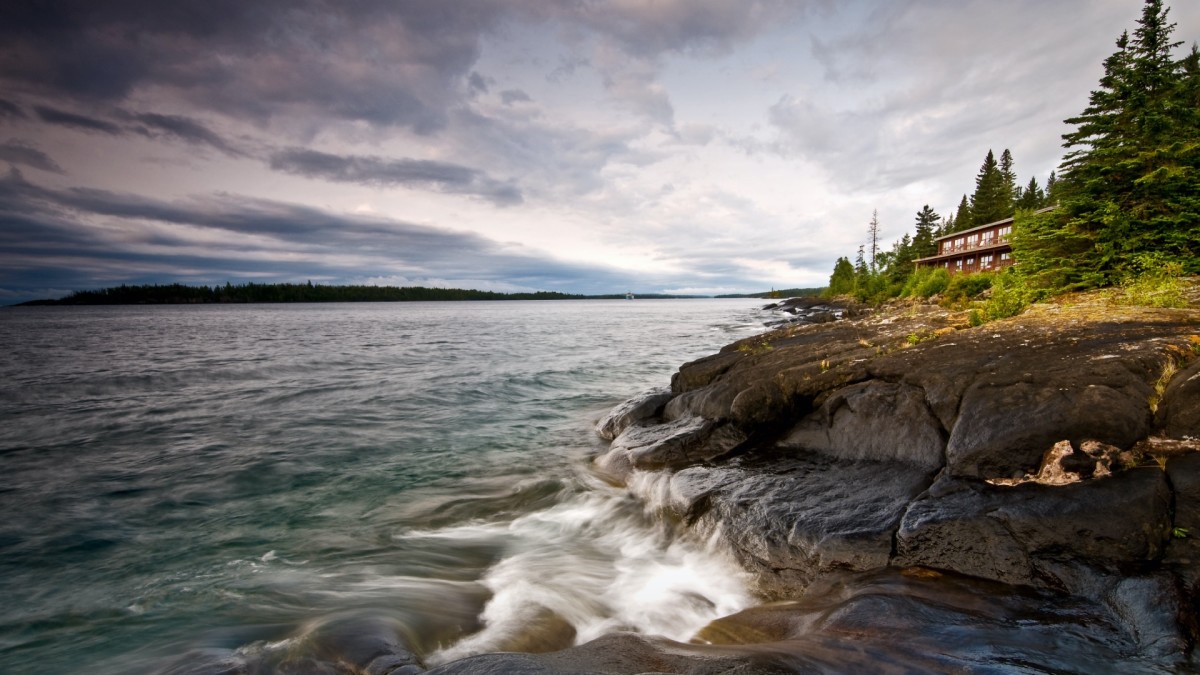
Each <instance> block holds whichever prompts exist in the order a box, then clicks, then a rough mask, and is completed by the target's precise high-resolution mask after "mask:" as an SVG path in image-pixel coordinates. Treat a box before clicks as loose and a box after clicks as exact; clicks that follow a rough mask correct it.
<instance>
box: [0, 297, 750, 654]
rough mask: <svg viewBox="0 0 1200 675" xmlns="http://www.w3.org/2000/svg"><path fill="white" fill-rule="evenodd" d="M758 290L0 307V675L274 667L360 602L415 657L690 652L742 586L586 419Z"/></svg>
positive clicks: (745, 330)
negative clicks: (626, 476)
mask: <svg viewBox="0 0 1200 675" xmlns="http://www.w3.org/2000/svg"><path fill="white" fill-rule="evenodd" d="M759 304H760V302H759V301H754V300H690V301H644V300H638V301H633V302H629V301H611V302H609V301H586V302H499V303H403V304H361V305H360V304H337V305H255V306H195V307H187V306H182V307H180V306H172V307H96V308H8V309H2V310H0V344H2V345H3V346H4V349H3V353H0V512H2V513H3V516H4V517H3V519H2V521H0V597H2V598H4V600H3V602H2V603H0V671H4V672H32V671H35V670H36V671H40V672H48V673H56V672H68V671H75V670H86V671H88V672H100V673H106V672H111V673H119V672H144V671H154V670H157V669H161V668H164V667H167V666H168V665H169V664H171V663H172V662H173V661H174V660H176V659H178V657H179V656H180V655H181V654H184V653H187V652H189V651H193V650H201V651H202V652H203V653H228V654H234V655H245V654H251V653H254V654H257V655H259V656H260V657H263V659H264V661H265V662H268V663H269V662H271V659H273V658H274V659H276V660H277V661H278V660H280V659H286V658H294V657H295V654H294V652H295V650H296V649H301V647H297V645H298V644H299V643H300V642H301V641H302V637H303V636H304V635H305V634H306V632H312V631H314V630H317V628H319V627H320V626H328V625H333V624H336V623H337V622H338V621H345V620H353V619H354V618H356V617H367V616H369V617H375V618H379V617H382V618H383V619H384V620H386V621H389V622H392V623H393V624H395V625H399V626H402V627H403V630H404V631H405V632H406V633H407V634H408V635H409V636H410V640H411V641H412V642H413V643H414V644H415V645H416V646H417V647H419V648H420V651H421V652H422V656H423V657H425V658H426V659H427V660H428V661H429V662H438V661H445V660H447V659H451V658H456V657H458V656H462V655H465V654H470V653H475V652H480V651H491V650H496V649H539V648H541V649H548V648H554V647H561V646H567V645H570V644H572V643H575V642H581V641H584V640H587V639H589V638H592V637H595V636H597V635H600V634H603V633H604V632H607V631H612V630H616V629H634V630H639V631H643V632H647V633H657V634H663V635H667V636H670V637H674V638H676V639H687V638H688V637H689V636H690V635H691V634H692V633H694V632H695V631H696V630H698V629H699V628H700V627H702V626H703V625H704V624H705V623H707V622H708V621H709V620H711V619H713V618H715V617H717V616H722V615H725V614H729V613H731V612H734V611H737V610H738V609H740V608H741V607H744V606H745V605H746V604H747V603H748V602H749V599H748V596H747V595H746V591H745V589H744V587H743V583H742V580H741V578H740V576H739V573H738V572H737V571H736V568H735V567H734V566H732V565H731V564H730V562H729V561H728V560H727V559H725V558H724V557H723V555H722V554H721V553H720V552H719V551H715V550H713V549H712V548H711V547H709V546H707V545H706V544H705V542H699V541H684V540H679V539H678V538H676V537H675V536H673V535H672V534H671V533H669V532H667V531H666V530H665V529H664V528H663V527H662V526H661V525H659V524H656V523H655V522H654V521H653V519H651V518H648V517H647V516H646V515H645V514H644V513H643V511H642V508H641V507H640V506H639V505H638V504H637V503H636V502H634V501H633V500H632V499H631V498H630V497H629V496H628V495H627V494H626V493H624V492H622V491H620V490H617V489H615V488H611V487H607V486H605V485H603V484H601V483H599V482H598V481H596V480H595V479H594V478H592V477H591V476H590V475H589V474H588V472H587V470H586V465H587V464H586V458H587V457H588V456H589V454H590V453H592V452H594V451H595V450H596V449H597V448H598V444H599V441H597V440H596V439H595V436H594V434H593V431H592V422H593V421H594V420H595V418H596V417H598V416H599V415H600V414H602V413H603V412H604V411H605V410H607V409H608V408H609V407H610V406H611V405H613V404H615V403H617V402H619V401H620V400H621V399H623V398H626V397H628V396H630V395H633V394H635V393H638V392H639V391H642V390H644V389H646V388H649V387H652V386H660V385H663V384H666V383H667V382H668V381H669V377H670V374H671V373H672V372H673V371H674V370H675V369H676V368H677V367H678V366H679V365H680V364H681V363H683V362H684V361H687V360H690V359H693V358H696V357H699V356H701V355H703V354H706V353H709V352H711V351H713V350H715V349H716V348H718V347H720V346H721V345H724V344H726V343H728V342H730V341H732V340H734V339H737V338H740V337H744V336H746V335H749V334H752V333H754V332H758V331H761V330H762V324H761V317H760V316H759V315H758V313H757V311H756V307H757V306H758V305H759ZM531 626H532V627H537V630H531V629H530V627H531ZM264 654H265V656H263V655H264ZM272 654H276V655H275V656H272ZM289 654H290V655H291V656H289Z"/></svg>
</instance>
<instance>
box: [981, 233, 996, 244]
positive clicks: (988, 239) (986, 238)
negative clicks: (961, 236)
mask: <svg viewBox="0 0 1200 675" xmlns="http://www.w3.org/2000/svg"><path fill="white" fill-rule="evenodd" d="M995 236H996V233H995V232H993V231H991V230H988V231H987V232H984V233H983V243H985V244H989V243H991V241H992V238H993V237H995Z"/></svg>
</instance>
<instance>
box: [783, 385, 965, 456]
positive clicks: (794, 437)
mask: <svg viewBox="0 0 1200 675" xmlns="http://www.w3.org/2000/svg"><path fill="white" fill-rule="evenodd" d="M780 446H781V447H784V448H790V449H793V450H805V449H807V450H816V451H820V452H823V453H825V454H828V455H832V456H834V457H837V458H840V459H849V460H855V459H869V460H876V461H888V460H893V461H901V462H905V463H907V464H912V465H914V466H916V467H919V468H921V469H925V470H926V471H934V470H936V469H939V468H941V467H942V465H943V464H944V463H945V457H944V454H945V447H946V440H945V432H944V431H943V430H942V425H941V424H940V423H939V422H938V420H937V418H936V417H934V416H933V413H931V412H930V410H929V407H928V405H926V403H925V394H924V392H923V391H922V390H920V389H918V388H916V387H914V386H912V385H907V384H896V383H892V382H880V381H874V380H873V381H870V382H863V383H858V384H852V385H850V386H848V387H843V388H841V389H839V390H837V391H835V392H834V393H833V394H832V395H830V396H829V398H827V399H826V400H825V402H824V403H823V404H822V405H821V407H820V408H819V409H818V410H817V411H816V412H814V413H813V414H811V415H809V416H808V417H806V418H804V419H802V420H801V421H800V423H799V424H797V425H796V426H795V427H793V428H792V430H791V431H789V432H788V433H787V434H786V435H785V436H784V438H783V440H782V441H781V442H780Z"/></svg>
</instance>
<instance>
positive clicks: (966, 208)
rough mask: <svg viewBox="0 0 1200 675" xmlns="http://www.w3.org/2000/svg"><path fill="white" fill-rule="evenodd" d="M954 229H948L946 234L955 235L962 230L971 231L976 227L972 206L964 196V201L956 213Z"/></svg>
mask: <svg viewBox="0 0 1200 675" xmlns="http://www.w3.org/2000/svg"><path fill="white" fill-rule="evenodd" d="M953 222H954V227H953V228H949V227H947V228H946V232H945V234H953V233H954V232H961V231H962V230H969V229H971V228H972V227H974V226H975V222H974V218H973V214H972V213H971V204H970V203H969V202H968V201H967V196H966V195H963V196H962V201H960V202H959V203H958V208H957V209H956V210H955V211H954V220H953Z"/></svg>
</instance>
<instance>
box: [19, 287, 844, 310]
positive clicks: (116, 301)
mask: <svg viewBox="0 0 1200 675" xmlns="http://www.w3.org/2000/svg"><path fill="white" fill-rule="evenodd" d="M821 290H822V289H808V288H805V289H788V290H786V291H767V292H764V293H749V294H744V295H718V296H715V297H717V298H764V299H766V298H771V297H792V296H795V295H816V294H817V293H819V292H820V291H821ZM630 297H632V299H639V300H688V299H699V298H712V297H714V296H704V295H671V294H664V293H646V294H636V293H634V294H626V293H613V294H603V295H581V294H571V293H557V292H552V291H537V292H534V293H499V292H496V291H480V290H475V289H458V288H427V287H423V286H404V287H396V286H334V285H324V284H313V283H305V284H255V283H247V284H238V285H234V284H228V283H227V284H225V285H224V286H217V285H214V286H203V285H201V286H188V285H185V284H165V285H159V284H143V285H138V286H127V285H122V286H115V287H112V288H104V289H100V290H93V291H75V292H74V293H71V294H70V295H68V296H66V297H64V298H60V299H46V300H30V301H27V302H22V303H18V304H16V305H12V306H14V307H38V306H87V305H213V304H283V303H325V302H428V301H471V300H624V299H627V298H630Z"/></svg>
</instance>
